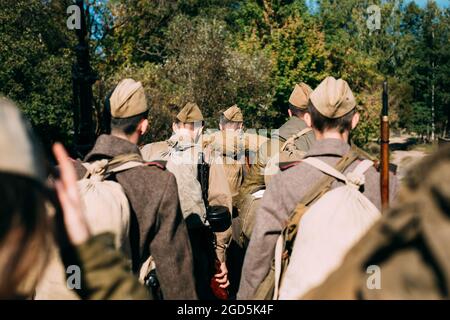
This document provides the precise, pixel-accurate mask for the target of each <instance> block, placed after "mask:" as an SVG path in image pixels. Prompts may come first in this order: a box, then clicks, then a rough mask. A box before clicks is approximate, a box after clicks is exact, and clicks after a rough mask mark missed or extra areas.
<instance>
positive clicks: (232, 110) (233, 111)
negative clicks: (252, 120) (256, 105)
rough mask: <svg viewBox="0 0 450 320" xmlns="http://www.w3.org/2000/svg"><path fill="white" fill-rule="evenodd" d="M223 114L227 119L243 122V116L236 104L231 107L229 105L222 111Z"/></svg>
mask: <svg viewBox="0 0 450 320" xmlns="http://www.w3.org/2000/svg"><path fill="white" fill-rule="evenodd" d="M223 115H224V117H225V118H226V119H227V120H228V121H233V122H244V116H243V115H242V111H241V109H240V108H239V107H238V106H237V105H236V104H235V105H234V106H232V107H229V108H228V109H227V110H226V111H225V112H224V113H223Z"/></svg>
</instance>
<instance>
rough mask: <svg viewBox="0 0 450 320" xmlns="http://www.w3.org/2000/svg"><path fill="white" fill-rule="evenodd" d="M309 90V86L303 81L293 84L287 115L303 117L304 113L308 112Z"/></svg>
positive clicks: (310, 90)
mask: <svg viewBox="0 0 450 320" xmlns="http://www.w3.org/2000/svg"><path fill="white" fill-rule="evenodd" d="M311 92H312V89H311V87H310V86H308V85H307V84H306V83H304V82H301V83H299V84H296V85H295V87H294V90H293V91H292V93H291V96H290V97H289V109H288V114H289V117H297V118H300V119H304V117H305V114H306V113H307V112H308V101H309V96H310V94H311Z"/></svg>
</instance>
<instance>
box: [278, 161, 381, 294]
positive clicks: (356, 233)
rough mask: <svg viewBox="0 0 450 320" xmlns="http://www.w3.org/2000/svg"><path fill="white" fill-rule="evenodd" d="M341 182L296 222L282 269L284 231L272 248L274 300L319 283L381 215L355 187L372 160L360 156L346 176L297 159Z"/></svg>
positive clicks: (316, 162) (321, 163) (304, 291)
mask: <svg viewBox="0 0 450 320" xmlns="http://www.w3.org/2000/svg"><path fill="white" fill-rule="evenodd" d="M302 163H306V164H308V165H310V166H312V167H314V168H316V169H318V170H320V171H322V172H323V173H325V174H327V175H329V176H332V177H334V178H336V179H337V180H339V181H342V182H344V183H345V185H344V186H341V187H338V188H335V189H333V190H331V191H328V192H327V193H325V194H324V195H323V196H322V197H321V198H320V199H319V200H317V201H316V202H315V203H314V204H312V205H311V206H310V207H309V208H308V210H307V211H306V212H305V213H304V215H303V216H302V219H301V220H300V222H299V226H298V233H297V236H296V239H295V240H294V245H293V247H292V251H291V253H290V255H289V256H290V257H289V261H288V263H287V264H286V266H285V267H284V268H283V269H284V270H285V271H284V272H283V273H282V256H283V252H284V235H283V234H282V235H281V236H280V237H279V239H278V241H277V245H276V249H275V292H274V298H275V299H278V298H279V299H296V298H297V297H298V296H301V295H303V294H304V293H306V292H307V291H309V290H310V289H311V288H313V287H315V286H317V285H319V284H320V283H321V282H323V281H324V280H325V279H326V278H327V277H328V275H329V274H330V273H331V272H332V271H333V270H335V269H336V268H337V267H338V266H339V265H340V264H341V263H342V260H343V258H344V256H345V255H346V253H347V252H348V251H349V250H350V249H351V247H352V246H353V245H355V243H356V242H357V241H358V240H359V239H361V237H362V236H363V235H364V234H365V233H366V232H367V231H368V230H369V229H370V227H372V225H373V224H374V223H375V222H376V221H377V220H378V219H379V218H380V217H381V213H380V212H379V210H378V209H377V208H376V207H375V205H374V204H373V203H372V202H371V201H370V200H369V199H367V198H366V197H365V196H364V195H363V194H362V193H361V192H360V187H361V186H363V185H364V182H365V176H364V173H365V172H366V171H367V170H368V169H369V168H370V167H372V166H373V162H372V161H369V160H364V161H362V162H360V163H359V164H358V165H357V167H356V168H355V169H354V170H353V171H352V172H350V173H348V174H347V175H344V174H342V173H341V172H339V171H337V170H336V169H334V168H333V167H331V166H330V165H328V164H326V163H325V162H323V161H321V160H319V159H317V158H306V159H304V160H303V161H302Z"/></svg>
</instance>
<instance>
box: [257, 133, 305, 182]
mask: <svg viewBox="0 0 450 320" xmlns="http://www.w3.org/2000/svg"><path fill="white" fill-rule="evenodd" d="M311 131H312V129H311V128H305V129H303V130H301V131H299V132H298V133H296V134H294V135H293V136H291V137H289V138H288V139H287V140H286V141H285V142H284V143H283V145H282V146H281V148H280V152H278V153H277V154H275V155H273V156H272V157H270V159H269V161H268V162H267V165H266V168H265V169H264V182H265V184H266V186H267V185H268V184H269V182H270V179H271V178H272V177H273V176H274V175H276V174H278V173H279V172H280V171H281V169H280V165H282V164H288V163H293V162H298V161H300V160H302V159H303V157H304V156H305V154H306V151H303V150H299V149H297V147H296V145H295V142H296V140H298V139H299V138H301V137H303V136H304V135H306V134H308V133H309V132H311Z"/></svg>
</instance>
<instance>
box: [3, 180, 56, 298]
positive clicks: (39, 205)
mask: <svg viewBox="0 0 450 320" xmlns="http://www.w3.org/2000/svg"><path fill="white" fill-rule="evenodd" d="M0 194H1V195H2V204H1V206H0V299H11V298H26V297H21V296H20V294H32V293H33V292H18V290H19V287H20V288H21V287H22V285H24V284H25V285H27V286H28V285H31V287H27V288H26V289H27V290H34V288H33V286H34V285H36V283H37V280H38V279H37V278H31V277H34V276H40V275H41V273H42V271H43V270H44V268H45V266H46V264H47V261H48V257H49V256H48V254H49V252H50V248H51V236H52V232H51V227H50V223H49V214H48V212H47V203H50V202H49V201H48V200H49V198H50V197H49V196H48V194H49V191H47V190H46V189H45V187H43V186H42V185H41V184H40V183H38V182H36V181H34V180H33V179H30V178H26V177H22V176H18V175H15V174H11V173H4V172H0ZM30 280H32V282H31V281H30ZM29 281H30V282H29Z"/></svg>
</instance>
